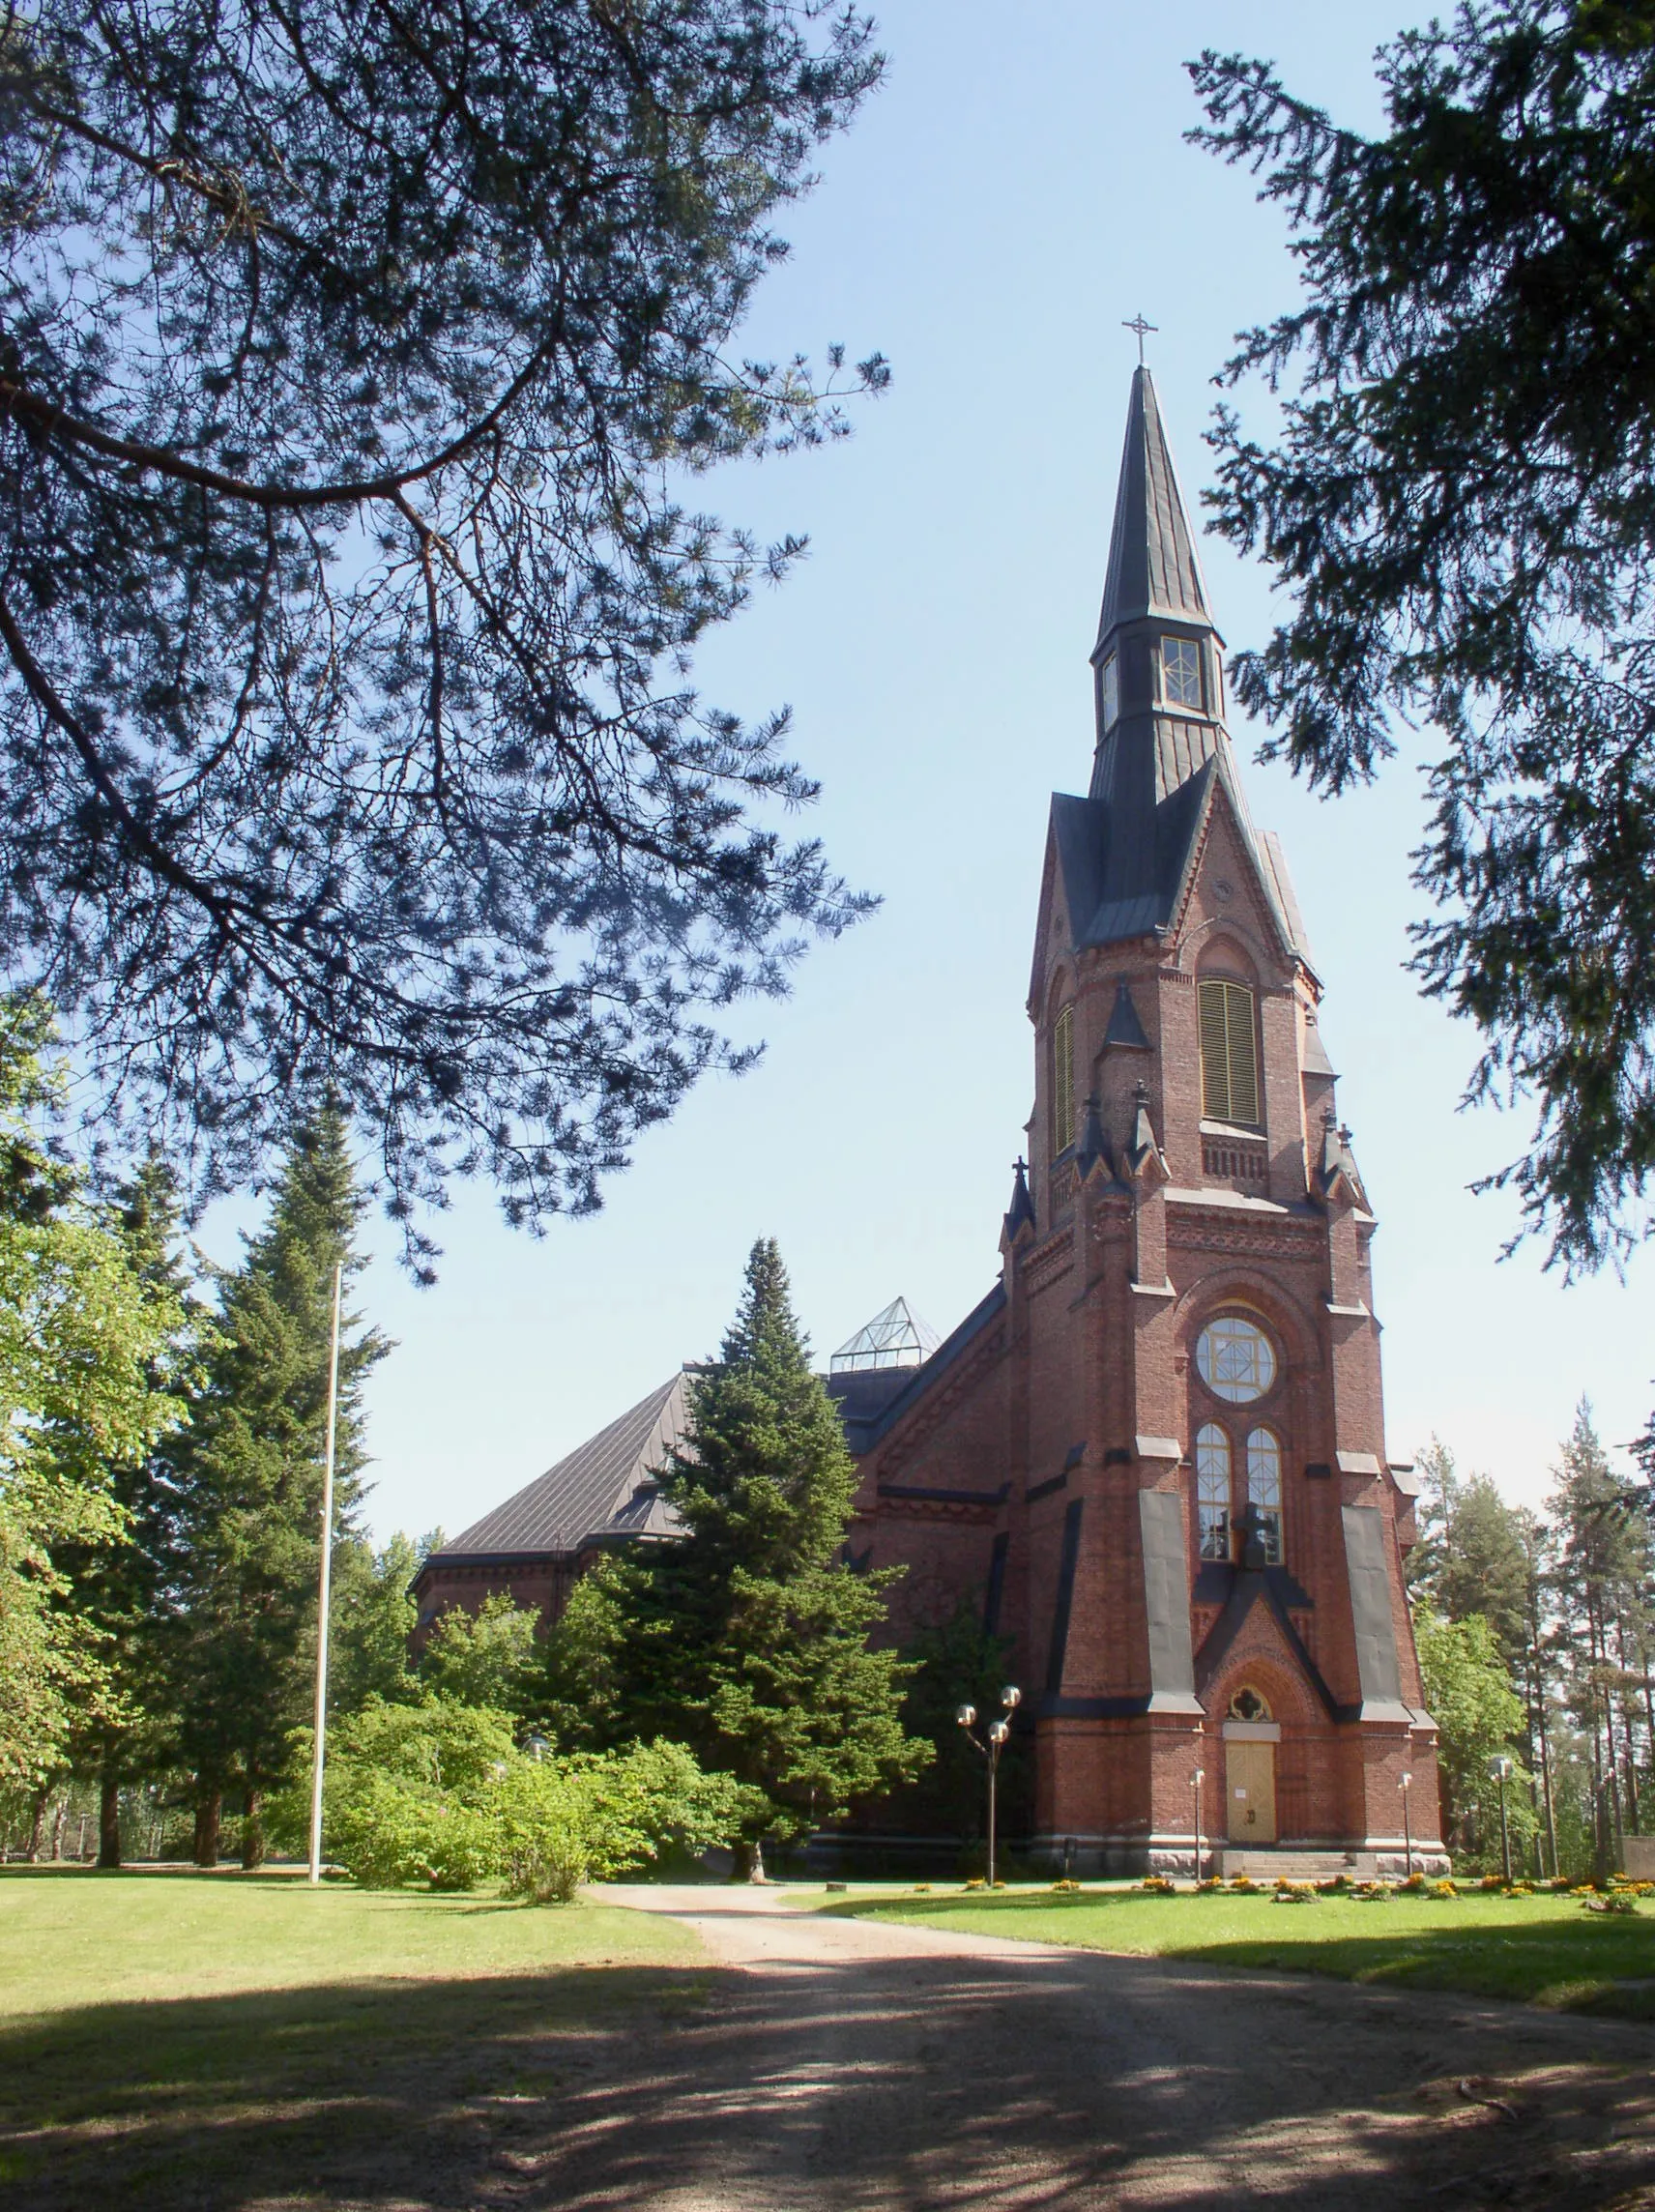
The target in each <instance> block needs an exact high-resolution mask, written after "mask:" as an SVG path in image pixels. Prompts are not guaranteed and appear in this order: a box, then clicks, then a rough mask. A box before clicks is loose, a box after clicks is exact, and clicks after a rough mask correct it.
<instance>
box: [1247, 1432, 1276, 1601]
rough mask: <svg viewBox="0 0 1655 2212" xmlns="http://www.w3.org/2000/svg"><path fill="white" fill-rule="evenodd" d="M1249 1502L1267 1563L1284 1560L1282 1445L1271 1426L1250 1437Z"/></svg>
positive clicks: (1271, 1565)
mask: <svg viewBox="0 0 1655 2212" xmlns="http://www.w3.org/2000/svg"><path fill="white" fill-rule="evenodd" d="M1247 1502H1248V1504H1249V1505H1250V1506H1251V1507H1252V1509H1253V1526H1254V1528H1256V1529H1257V1530H1258V1533H1259V1541H1260V1543H1261V1544H1262V1545H1263V1548H1264V1564H1265V1565H1266V1566H1270V1567H1279V1566H1280V1565H1281V1563H1282V1447H1281V1445H1280V1444H1279V1443H1278V1442H1277V1441H1276V1439H1275V1436H1274V1434H1273V1433H1272V1432H1271V1431H1270V1430H1269V1429H1254V1430H1253V1431H1252V1433H1251V1435H1250V1436H1249V1437H1248V1439H1247Z"/></svg>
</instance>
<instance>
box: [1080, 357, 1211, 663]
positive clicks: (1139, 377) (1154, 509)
mask: <svg viewBox="0 0 1655 2212" xmlns="http://www.w3.org/2000/svg"><path fill="white" fill-rule="evenodd" d="M1145 615H1171V616H1172V617H1173V618H1174V619H1175V620H1180V621H1184V622H1200V623H1210V622H1211V620H1212V617H1211V615H1210V614H1209V613H1208V611H1207V604H1206V585H1205V581H1204V579H1203V577H1202V572H1201V562H1200V560H1199V558H1198V557H1197V554H1196V549H1195V540H1194V538H1193V537H1192V536H1191V534H1190V526H1189V518H1188V516H1187V515H1186V514H1185V512H1184V503H1183V497H1182V494H1181V493H1180V492H1179V490H1178V478H1177V470H1176V467H1175V466H1174V463H1173V450H1172V448H1171V446H1170V445H1169V444H1168V443H1167V433H1166V430H1165V427H1164V426H1163V424H1162V422H1161V409H1160V404H1159V402H1158V401H1157V399H1156V397H1155V386H1154V381H1153V379H1152V378H1151V377H1150V374H1149V371H1148V370H1147V368H1143V367H1140V368H1139V369H1138V370H1137V372H1136V374H1135V375H1134V376H1133V379H1132V397H1131V400H1130V401H1129V403H1128V406H1127V410H1126V443H1125V446H1124V448H1123V449H1122V451H1121V455H1120V480H1119V483H1118V487H1117V489H1116V494H1115V524H1114V528H1113V530H1112V531H1111V533H1110V539H1109V574H1108V578H1107V581H1106V582H1105V584H1104V588H1103V611H1102V614H1101V615H1100V617H1099V619H1098V626H1097V636H1098V643H1099V644H1100V645H1101V644H1102V643H1103V641H1104V640H1105V638H1107V637H1108V635H1109V633H1110V631H1111V630H1113V629H1115V628H1117V627H1118V626H1119V625H1120V624H1121V623H1123V622H1132V621H1135V620H1138V619H1140V618H1141V617H1143V616H1145Z"/></svg>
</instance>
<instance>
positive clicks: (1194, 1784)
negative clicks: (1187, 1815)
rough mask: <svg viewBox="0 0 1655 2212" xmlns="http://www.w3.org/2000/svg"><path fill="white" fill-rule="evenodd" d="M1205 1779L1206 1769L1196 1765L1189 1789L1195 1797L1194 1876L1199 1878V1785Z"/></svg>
mask: <svg viewBox="0 0 1655 2212" xmlns="http://www.w3.org/2000/svg"><path fill="white" fill-rule="evenodd" d="M1205 1780H1206V1769H1205V1767H1204V1766H1198V1767H1197V1768H1196V1770H1195V1772H1194V1773H1193V1774H1192V1775H1191V1776H1190V1790H1191V1792H1192V1794H1193V1795H1194V1797H1195V1878H1196V1880H1197V1881H1198V1882H1199V1881H1200V1879H1201V1786H1202V1784H1203V1783H1204V1782H1205Z"/></svg>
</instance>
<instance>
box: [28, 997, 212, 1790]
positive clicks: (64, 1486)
mask: <svg viewBox="0 0 1655 2212" xmlns="http://www.w3.org/2000/svg"><path fill="white" fill-rule="evenodd" d="M51 1043H52V1024H51V1017H50V1013H49V1011H48V1009H47V1008H46V1007H45V1005H44V1003H43V1002H42V1001H40V1000H38V999H33V998H23V999H16V998H13V999H5V1000H0V1785H16V1784H23V1785H26V1786H27V1787H29V1788H31V1789H34V1790H44V1787H45V1785H46V1784H47V1783H48V1782H49V1781H50V1780H51V1779H52V1777H53V1776H54V1775H56V1774H59V1773H61V1772H63V1771H64V1770H65V1769H66V1768H67V1766H68V1763H69V1747H70V1735H71V1729H72V1726H73V1724H75V1723H76V1722H77V1721H78V1723H79V1724H80V1725H81V1726H83V1727H84V1726H88V1725H90V1724H91V1723H92V1722H94V1721H95V1720H98V1719H102V1722H103V1724H104V1725H106V1726H108V1727H109V1728H111V1729H115V1728H119V1727H121V1726H124V1725H125V1723H126V1720H127V1718H128V1716H129V1715H130V1712H131V1701H130V1694H129V1693H130V1685H129V1684H127V1683H125V1682H124V1681H123V1680H121V1679H120V1676H119V1673H118V1671H116V1672H112V1671H111V1666H110V1653H111V1641H112V1633H113V1632H112V1629H111V1626H110V1624H109V1623H108V1622H107V1621H105V1620H103V1619H102V1618H101V1617H100V1614H99V1609H98V1607H97V1605H96V1603H92V1604H90V1605H89V1606H88V1607H87V1608H86V1609H85V1610H82V1608H81V1606H80V1605H79V1604H78V1603H77V1591H76V1586H75V1583H74V1580H73V1573H72V1571H71V1570H70V1567H69V1565H68V1562H69V1561H71V1560H78V1561H80V1562H82V1563H84V1562H87V1561H89V1560H96V1559H101V1558H104V1557H111V1556H113V1555H115V1554H116V1553H117V1552H118V1550H119V1548H120V1547H121V1546H122V1545H123V1544H124V1543H125V1542H126V1541H127V1539H128V1537H129V1534H130V1514H129V1506H128V1503H127V1501H126V1500H124V1499H123V1498H122V1496H121V1494H120V1491H119V1489H118V1487H117V1484H118V1478H119V1477H120V1476H121V1475H122V1474H123V1471H124V1470H131V1469H132V1468H134V1467H136V1466H139V1465H141V1464H142V1463H143V1461H144V1460H145V1458H146V1455H147V1454H148V1453H149V1452H150V1451H151V1449H152V1448H153V1447H154V1445H155V1443H156V1441H157V1440H158V1439H159V1438H160V1436H161V1435H162V1434H163V1433H164V1432H165V1431H166V1430H167V1429H168V1428H169V1427H171V1426H172V1425H173V1424H174V1423H175V1422H176V1421H177V1420H178V1418H179V1416H180V1413H181V1411H182V1408H181V1406H180V1403H179V1400H178V1399H177V1397H176V1396H175V1395H173V1393H172V1391H171V1390H170V1389H169V1388H168V1386H167V1383H168V1376H167V1373H166V1364H167V1348H168V1346H169V1344H170V1342H171V1341H172V1339H173V1337H174V1335H175V1333H176V1332H177V1330H178V1329H179V1327H180V1324H181V1322H182V1318H183V1317H182V1313H181V1310H180V1306H179V1302H178V1299H177V1296H176V1295H175V1292H174V1288H173V1286H172V1285H171V1283H170V1282H169V1280H167V1279H166V1277H165V1275H164V1273H161V1274H158V1273H156V1272H155V1271H153V1270H146V1269H145V1267H144V1266H142V1265H141V1264H140V1263H139V1262H138V1260H137V1256H136V1254H135V1252H134V1247H133V1244H132V1242H131V1240H130V1239H129V1237H127V1236H124V1235H123V1234H122V1230H121V1227H120V1225H119V1223H118V1221H117V1220H116V1219H114V1218H112V1217H111V1215H110V1213H109V1211H108V1210H107V1209H105V1208H102V1207H100V1206H98V1205H96V1204H95V1203H93V1202H92V1200H91V1199H90V1198H89V1197H88V1195H87V1192H86V1189H85V1185H84V1180H83V1179H82V1177H81V1176H80V1175H79V1174H78V1173H77V1172H76V1171H75V1169H74V1168H73V1166H71V1165H70V1164H69V1163H68V1162H67V1161H65V1160H64V1159H63V1158H61V1157H58V1156H54V1154H53V1153H52V1152H51V1151H49V1150H46V1149H45V1147H44V1145H43V1143H42V1140H41V1137H40V1133H39V1125H40V1122H41V1121H42V1119H43V1118H45V1119H48V1120H49V1117H50V1116H51V1114H52V1111H53V1109H54V1107H55V1106H56V1105H57V1104H58V1102H59V1092H60V1089H61V1086H60V1084H59V1083H58V1081H57V1072H56V1070H55V1069H54V1068H53V1067H52V1066H51V1065H50V1064H49V1063H48V1061H47V1057H46V1056H47V1055H48V1054H49V1051H50V1047H51ZM87 1595H88V1596H89V1597H91V1598H95V1596H96V1592H95V1590H91V1589H89V1591H88V1592H87Z"/></svg>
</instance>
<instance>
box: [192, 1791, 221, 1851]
mask: <svg viewBox="0 0 1655 2212" xmlns="http://www.w3.org/2000/svg"><path fill="white" fill-rule="evenodd" d="M223 1817H224V1799H223V1794H222V1792H221V1791H219V1790H205V1789H204V1790H201V1791H200V1793H199V1794H198V1795H197V1797H196V1800H195V1863H196V1865H197V1866H198V1867H216V1866H217V1865H218V1824H219V1822H220V1821H221V1820H222V1819H223Z"/></svg>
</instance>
